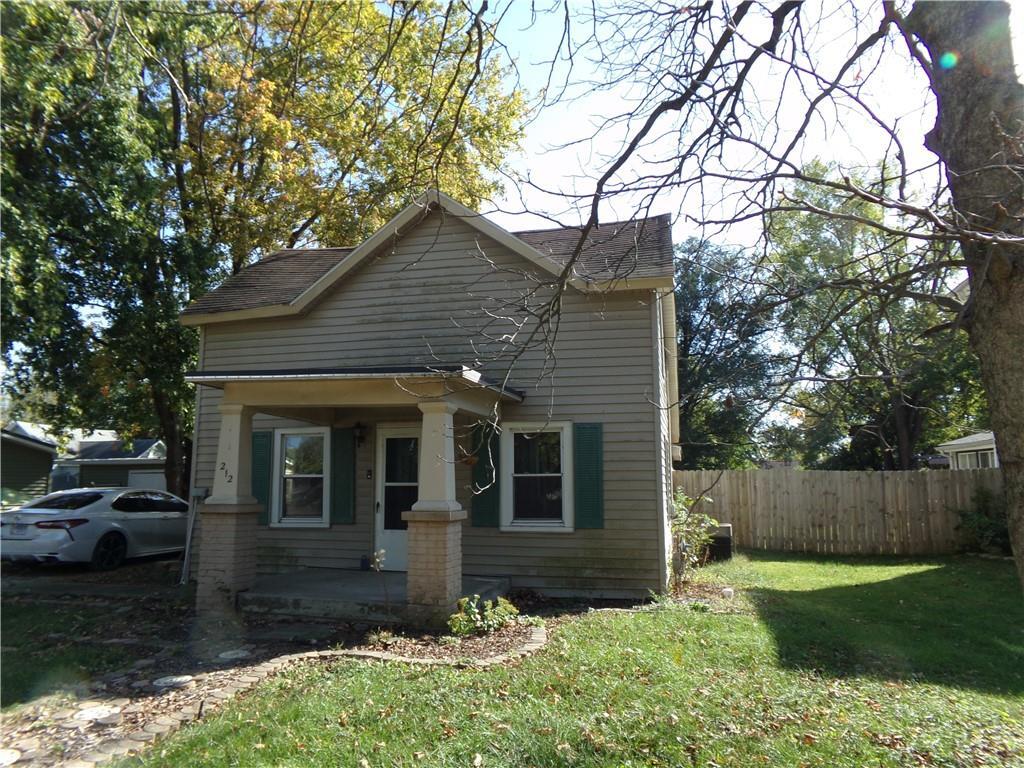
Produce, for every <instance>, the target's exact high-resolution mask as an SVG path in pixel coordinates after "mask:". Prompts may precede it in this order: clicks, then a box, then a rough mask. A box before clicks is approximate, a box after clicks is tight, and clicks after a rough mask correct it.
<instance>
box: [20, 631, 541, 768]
mask: <svg viewBox="0 0 1024 768" xmlns="http://www.w3.org/2000/svg"><path fill="white" fill-rule="evenodd" d="M546 641H547V633H546V631H545V630H544V629H543V628H541V627H534V628H532V629H531V634H530V636H529V637H528V639H527V640H526V642H525V643H524V644H522V645H521V646H520V647H518V648H515V649H513V650H511V651H508V652H506V653H502V654H500V655H498V656H492V657H490V658H486V659H482V660H478V661H476V662H466V661H455V660H442V659H435V658H406V657H402V656H397V655H395V654H391V653H387V652H383V651H370V650H362V649H339V650H326V651H306V652H300V653H290V654H285V655H283V656H276V657H270V658H268V657H267V656H266V654H267V653H268V649H265V648H259V647H254V648H253V650H251V651H250V650H248V648H236V649H232V650H228V651H224V652H222V653H219V654H217V655H216V657H215V658H214V659H213V664H212V665H211V666H207V667H205V671H203V672H199V673H197V674H195V675H188V674H174V675H166V674H165V675H164V676H162V677H156V678H155V679H153V680H152V681H150V680H136V681H134V682H129V681H130V680H131V679H132V678H133V677H134V676H136V675H138V674H140V673H141V672H143V670H146V671H147V672H148V673H149V674H150V675H151V674H153V673H152V672H149V668H150V667H153V668H154V669H158V668H159V666H160V664H161V663H163V662H154V663H152V664H150V663H141V664H140V663H138V662H136V663H135V664H134V665H133V667H132V668H129V669H125V670H121V671H118V672H113V673H111V674H109V675H104V676H103V677H102V678H101V679H100V680H98V681H97V682H96V683H94V684H93V691H94V693H93V697H94V698H91V699H88V700H84V701H78V702H74V703H71V704H70V705H69V704H68V703H59V704H58V703H55V702H54V700H53V699H46V698H44V699H41V700H39V703H38V704H36V705H35V706H33V707H31V708H30V709H27V710H25V711H24V712H23V715H22V716H21V717H20V718H19V719H20V720H21V722H18V723H13V722H10V721H6V720H5V722H4V726H5V728H4V732H3V734H0V738H2V739H3V745H2V747H0V768H5V766H15V768H95V766H98V765H102V764H105V763H108V762H111V761H114V760H118V759H120V758H122V757H124V756H126V755H132V754H136V753H138V752H141V751H142V750H144V749H146V748H147V747H148V746H149V745H150V744H152V743H153V742H155V741H158V740H159V739H162V738H165V737H166V736H168V735H170V734H171V733H173V732H174V731H176V730H177V729H178V728H180V727H181V726H182V725H184V724H187V723H190V722H192V721H193V720H196V719H198V718H201V717H203V716H204V715H206V714H208V713H210V712H212V711H213V710H215V709H217V708H218V707H219V706H221V705H222V704H224V703H225V702H227V701H229V700H230V699H232V698H233V697H234V696H235V695H237V694H238V693H241V692H243V691H246V690H248V689H249V688H252V687H253V686H255V685H257V684H258V683H260V682H262V681H263V680H265V679H266V678H268V677H270V676H272V675H274V674H276V673H277V672H279V671H280V670H282V669H284V668H286V667H287V666H289V665H291V664H294V663H309V662H314V661H317V660H324V661H331V660H334V659H338V658H341V657H356V658H371V659H380V660H383V661H399V662H404V663H408V664H430V665H438V664H449V665H453V666H460V667H462V666H472V667H488V666H492V665H495V664H501V663H504V662H506V661H509V660H511V659H514V658H518V657H521V656H526V655H528V654H530V653H532V652H534V651H535V650H537V649H538V648H540V647H541V646H543V645H544V643H545V642H546ZM250 647H251V646H250ZM261 656H262V658H261ZM143 661H147V660H143ZM229 661H235V662H240V663H238V664H237V665H233V666H227V667H226V666H225V665H223V664H218V662H229ZM199 665H200V666H201V665H202V662H199ZM168 671H170V670H168ZM108 684H109V686H116V687H119V688H120V689H121V690H122V691H124V692H131V696H132V698H127V697H123V696H122V697H116V694H113V693H112V694H109V695H104V693H97V692H106V691H107V689H108V687H109V686H108ZM61 751H63V754H64V756H65V759H64V761H63V762H58V760H59V758H57V757H56V755H57V754H59V753H60V752H61Z"/></svg>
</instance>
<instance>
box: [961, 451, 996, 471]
mask: <svg viewBox="0 0 1024 768" xmlns="http://www.w3.org/2000/svg"><path fill="white" fill-rule="evenodd" d="M994 466H996V457H995V451H960V452H959V453H958V454H956V468H957V469H988V468H990V467H994Z"/></svg>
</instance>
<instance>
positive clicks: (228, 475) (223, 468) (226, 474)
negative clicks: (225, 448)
mask: <svg viewBox="0 0 1024 768" xmlns="http://www.w3.org/2000/svg"><path fill="white" fill-rule="evenodd" d="M220 471H221V472H223V473H224V477H225V478H226V480H227V482H229V483H233V482H235V476H234V475H232V474H231V473H230V472H228V468H227V466H226V465H225V464H224V462H223V461H222V462H221V463H220Z"/></svg>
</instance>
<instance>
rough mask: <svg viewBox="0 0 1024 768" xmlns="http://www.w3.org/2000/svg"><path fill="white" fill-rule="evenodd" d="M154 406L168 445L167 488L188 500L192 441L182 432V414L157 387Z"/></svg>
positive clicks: (165, 474)
mask: <svg viewBox="0 0 1024 768" xmlns="http://www.w3.org/2000/svg"><path fill="white" fill-rule="evenodd" d="M153 407H154V409H155V410H156V415H157V419H158V420H159V421H160V431H161V433H162V434H161V437H162V438H163V441H164V445H166V446H167V459H166V461H165V462H164V477H165V478H166V479H167V490H168V491H170V492H171V493H173V494H176V495H178V496H180V497H181V498H183V499H185V500H188V492H189V487H188V485H189V479H190V478H189V469H190V466H189V465H190V464H191V441H190V440H189V439H188V437H187V436H185V435H183V434H182V429H181V415H180V414H179V413H177V412H176V411H175V409H174V408H173V407H171V406H170V404H169V402H168V398H167V397H166V395H165V394H164V393H163V392H162V391H160V390H159V389H157V388H156V387H154V388H153Z"/></svg>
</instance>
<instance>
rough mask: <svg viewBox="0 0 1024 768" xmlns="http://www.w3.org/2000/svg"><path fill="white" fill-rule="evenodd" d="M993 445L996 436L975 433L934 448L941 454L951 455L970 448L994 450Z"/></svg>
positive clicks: (988, 433) (987, 433)
mask: <svg viewBox="0 0 1024 768" xmlns="http://www.w3.org/2000/svg"><path fill="white" fill-rule="evenodd" d="M995 444H996V436H995V435H994V434H993V433H992V432H975V433H974V434H973V435H967V436H966V437H958V438H957V439H956V440H947V441H946V442H945V443H940V444H939V445H937V446H935V448H936V450H938V451H942V452H943V453H951V452H953V451H963V450H969V449H971V448H994V447H995Z"/></svg>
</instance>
